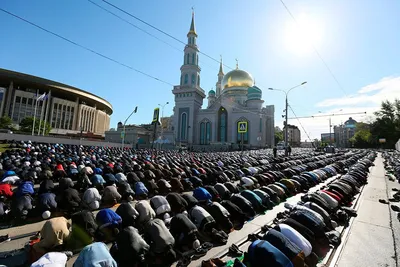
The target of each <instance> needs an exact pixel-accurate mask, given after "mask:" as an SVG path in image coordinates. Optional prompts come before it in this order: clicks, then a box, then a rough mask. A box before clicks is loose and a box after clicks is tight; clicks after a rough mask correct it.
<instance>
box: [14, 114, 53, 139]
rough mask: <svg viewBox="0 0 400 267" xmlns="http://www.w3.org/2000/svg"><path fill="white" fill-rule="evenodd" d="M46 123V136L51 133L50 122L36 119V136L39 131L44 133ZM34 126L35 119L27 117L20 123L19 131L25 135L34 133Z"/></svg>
mask: <svg viewBox="0 0 400 267" xmlns="http://www.w3.org/2000/svg"><path fill="white" fill-rule="evenodd" d="M44 123H45V125H46V126H45V131H44V134H45V135H48V134H49V132H50V131H51V126H50V124H49V123H48V122H44V121H43V120H39V119H36V120H35V134H36V133H37V132H38V131H39V125H40V131H41V132H42V131H43V124H44ZM32 125H33V117H26V118H24V119H23V120H22V121H21V122H20V123H19V129H20V131H21V132H24V133H32Z"/></svg>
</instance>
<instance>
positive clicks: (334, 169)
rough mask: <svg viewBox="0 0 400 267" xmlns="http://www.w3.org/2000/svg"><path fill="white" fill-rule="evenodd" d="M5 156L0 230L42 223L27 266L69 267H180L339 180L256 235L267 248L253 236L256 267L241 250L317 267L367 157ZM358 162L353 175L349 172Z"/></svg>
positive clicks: (35, 152) (106, 150)
mask: <svg viewBox="0 0 400 267" xmlns="http://www.w3.org/2000/svg"><path fill="white" fill-rule="evenodd" d="M13 147H15V149H13V150H7V151H6V152H4V153H2V154H1V156H0V163H1V165H0V177H2V179H1V183H0V222H1V223H2V224H10V225H20V224H24V223H26V222H27V221H30V220H32V221H34V220H45V223H44V224H43V227H42V229H41V231H40V232H39V233H37V234H36V235H35V236H34V237H32V238H31V241H30V243H29V257H28V258H29V259H28V261H29V263H30V264H32V266H45V264H46V263H49V262H54V261H57V262H58V261H61V262H64V260H65V262H66V261H67V259H68V258H70V257H71V256H72V255H74V254H75V255H76V254H79V256H78V257H77V259H76V260H75V263H74V266H75V267H80V266H85V267H86V266H123V267H125V266H171V264H173V263H174V262H176V261H177V260H179V262H178V264H179V266H187V264H188V263H189V262H190V260H192V259H194V258H200V257H202V256H204V255H206V253H207V251H208V250H210V249H211V248H212V247H214V246H219V245H224V244H226V243H227V241H228V237H229V233H231V232H232V231H234V230H240V229H241V228H242V227H243V226H244V225H245V223H246V222H247V221H249V220H251V219H253V218H254V217H256V216H257V215H259V214H264V213H265V212H267V211H268V210H270V209H272V208H273V207H274V206H276V205H278V204H279V203H281V202H284V201H285V200H286V199H287V198H289V197H290V196H294V195H296V194H298V193H307V192H308V190H309V189H310V188H312V187H313V186H315V185H317V184H319V183H321V182H323V181H325V180H326V179H328V178H329V177H334V176H336V175H337V174H343V173H346V171H347V174H346V175H343V176H342V177H341V178H340V181H337V182H335V183H333V184H331V185H330V186H329V188H326V189H324V190H321V191H318V193H312V194H306V195H304V196H303V197H302V201H303V202H304V203H305V204H306V205H303V204H304V203H303V204H301V205H300V204H299V205H296V206H287V208H288V209H289V211H288V212H286V213H282V214H280V218H279V219H281V220H282V219H284V220H285V221H284V223H282V224H277V226H275V227H274V228H271V229H268V228H264V230H266V232H267V233H266V234H265V236H264V237H262V236H253V237H252V238H253V239H254V240H253V241H254V242H258V243H257V244H254V245H253V244H252V245H251V246H250V247H249V253H248V257H247V263H248V264H249V266H250V265H251V266H252V267H255V266H265V265H260V263H257V260H254V258H255V257H256V256H255V255H254V251H253V252H251V253H250V250H251V251H252V250H257V251H259V250H268V249H269V251H270V252H271V251H273V252H274V253H275V254H274V253H273V254H274V255H275V256H274V257H272V256H271V257H270V258H269V259H268V262H271V266H302V267H304V266H310V267H311V266H315V265H316V263H317V262H318V258H321V257H323V256H324V255H325V254H326V252H327V251H326V249H327V247H329V244H331V243H334V242H337V236H335V235H334V234H332V233H331V236H330V238H329V240H328V239H327V240H324V239H323V238H322V236H323V235H324V234H325V232H329V231H334V229H335V226H337V224H338V223H345V222H346V221H347V220H348V218H349V216H352V215H354V211H353V210H351V209H349V208H348V207H343V208H341V206H348V204H349V203H351V201H352V197H353V196H354V195H355V194H356V193H357V192H358V189H359V187H361V186H362V185H363V184H365V183H366V176H367V171H368V168H367V167H368V166H370V165H371V164H372V161H373V158H374V154H371V153H369V154H368V153H367V152H365V151H364V152H361V151H358V152H357V153H346V154H345V153H341V154H340V153H338V154H336V155H324V154H323V153H317V152H311V151H307V153H304V151H302V153H296V152H294V153H292V155H291V156H290V157H284V156H283V155H282V156H278V157H273V155H271V154H269V153H267V152H266V150H258V151H251V152H248V153H246V154H241V153H240V152H215V153H193V152H178V151H160V150H145V149H141V150H139V149H123V150H122V149H121V148H115V147H89V146H78V145H63V144H43V143H32V142H26V143H25V142H21V143H14V145H13ZM360 159H364V161H363V162H364V163H363V164H362V165H358V166H359V168H358V169H357V168H356V169H350V170H349V169H348V168H349V167H350V166H351V165H354V164H355V165H356V166H357V164H360V163H357V162H358V160H360ZM293 214H295V215H293ZM304 214H305V215H304ZM296 216H297V217H296ZM311 217H312V220H313V222H314V225H311V223H310V222H309V221H307V220H310V218H311ZM307 218H308V219H307ZM321 221H322V224H321ZM319 224H321V225H323V226H321V225H319ZM318 230H320V231H322V232H318V233H315V231H318ZM324 230H326V231H324ZM300 233H303V235H301V234H300ZM316 234H318V235H319V236H318V238H319V239H318V238H317V237H316ZM332 235H333V236H332ZM335 238H336V239H335ZM261 240H262V242H261ZM277 240H280V241H279V242H278V241H277ZM321 240H323V241H321ZM335 240H336V241H335ZM325 241H326V242H327V243H323V242H325ZM254 242H253V243H254ZM260 242H261V243H262V245H260V244H259V243H260ZM265 242H268V244H266V243H265ZM282 242H283V243H284V244H286V245H285V246H283V245H282V244H283V243H282ZM318 242H320V243H321V244H322V243H323V246H319V245H320V244H319V243H318ZM271 246H272V247H271ZM282 246H283V247H282ZM109 247H110V248H109ZM287 247H290V248H291V250H290V251H289V250H288V249H287ZM321 247H322V248H321ZM279 248H281V249H279ZM236 250H237V249H236ZM293 253H296V255H294V254H293ZM256 254H257V255H261V254H262V253H261V254H260V253H259V252H257V253H256ZM267 254H268V253H266V254H265V255H267ZM265 255H264V254H262V255H261V256H258V258H259V259H261V258H262V257H267V256H265ZM256 258H257V257H256ZM267 258H268V257H267ZM221 262H222V261H221V260H220V259H210V260H208V261H203V266H225V265H222V263H221ZM245 262H246V261H243V260H242V261H235V264H236V266H246V265H245ZM250 262H251V263H250ZM261 262H262V263H263V264H264V262H263V261H261ZM285 262H286V263H285ZM100 263H101V264H100ZM278 263H279V264H281V265H279V264H278ZM289 263H290V264H292V265H290V264H289ZM99 264H100V265H99ZM218 264H219V265H218ZM224 264H225V263H224ZM239 264H242V265H239ZM274 264H275V265H274ZM285 264H286V265H285ZM64 265H65V263H64ZM61 266H62V264H61Z"/></svg>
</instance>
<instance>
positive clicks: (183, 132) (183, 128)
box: [181, 113, 187, 140]
mask: <svg viewBox="0 0 400 267" xmlns="http://www.w3.org/2000/svg"><path fill="white" fill-rule="evenodd" d="M186 128H187V116H186V113H182V114H181V140H186V131H187V129H186Z"/></svg>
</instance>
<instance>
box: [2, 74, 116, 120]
mask: <svg viewBox="0 0 400 267" xmlns="http://www.w3.org/2000/svg"><path fill="white" fill-rule="evenodd" d="M10 81H14V83H16V84H17V85H23V86H26V87H27V88H31V89H39V90H51V94H52V96H56V97H59V98H63V99H69V100H71V101H75V99H74V97H75V98H76V97H79V99H80V100H82V101H84V102H85V103H87V104H89V105H91V106H94V105H96V108H97V109H99V110H104V111H105V112H106V113H107V114H109V115H111V114H112V113H113V107H112V105H111V104H110V103H109V102H108V101H107V100H105V99H103V98H101V97H99V96H97V95H94V94H92V93H89V92H87V91H84V90H82V89H79V88H76V87H73V86H70V85H66V84H63V83H59V82H56V81H51V80H47V79H44V78H40V77H37V76H33V75H29V74H25V73H20V72H16V71H11V70H6V69H1V68H0V86H3V87H6V88H7V87H8V86H9V85H10Z"/></svg>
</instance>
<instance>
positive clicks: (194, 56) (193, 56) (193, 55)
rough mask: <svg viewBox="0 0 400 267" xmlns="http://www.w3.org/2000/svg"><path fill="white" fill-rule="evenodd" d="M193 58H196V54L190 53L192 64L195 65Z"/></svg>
mask: <svg viewBox="0 0 400 267" xmlns="http://www.w3.org/2000/svg"><path fill="white" fill-rule="evenodd" d="M195 60H196V55H195V54H194V53H193V54H192V64H193V65H196V61H195Z"/></svg>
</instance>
